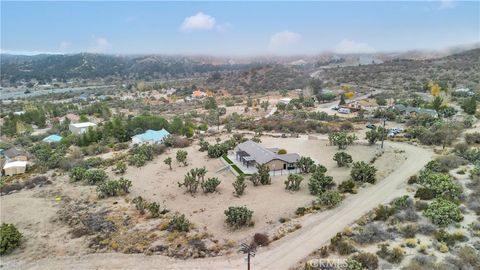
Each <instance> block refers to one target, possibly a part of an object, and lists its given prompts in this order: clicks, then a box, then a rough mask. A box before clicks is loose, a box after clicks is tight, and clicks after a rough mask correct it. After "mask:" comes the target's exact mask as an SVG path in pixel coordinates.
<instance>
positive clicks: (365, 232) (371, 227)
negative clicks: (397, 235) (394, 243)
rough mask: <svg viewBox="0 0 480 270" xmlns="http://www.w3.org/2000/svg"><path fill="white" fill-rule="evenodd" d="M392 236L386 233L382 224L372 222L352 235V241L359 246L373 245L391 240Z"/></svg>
mask: <svg viewBox="0 0 480 270" xmlns="http://www.w3.org/2000/svg"><path fill="white" fill-rule="evenodd" d="M391 238H392V236H391V235H390V234H389V233H388V232H387V229H386V226H385V224H383V223H379V222H372V223H369V224H367V225H365V226H364V227H360V228H359V229H358V231H357V232H356V233H355V234H354V235H353V237H352V239H353V240H354V241H355V242H357V243H359V244H362V245H363V244H373V243H378V242H381V241H386V240H389V239H391Z"/></svg>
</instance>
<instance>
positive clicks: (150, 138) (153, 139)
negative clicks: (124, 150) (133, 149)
mask: <svg viewBox="0 0 480 270" xmlns="http://www.w3.org/2000/svg"><path fill="white" fill-rule="evenodd" d="M168 136H170V133H169V132H168V131H166V130H165V129H164V128H162V130H151V129H149V130H147V131H145V132H144V133H141V134H137V135H135V136H133V137H132V144H144V143H150V144H153V143H161V142H163V140H165V138H167V137H168Z"/></svg>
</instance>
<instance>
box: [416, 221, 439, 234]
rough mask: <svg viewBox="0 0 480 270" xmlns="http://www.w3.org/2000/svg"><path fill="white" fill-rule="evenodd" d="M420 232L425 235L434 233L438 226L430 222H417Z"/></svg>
mask: <svg viewBox="0 0 480 270" xmlns="http://www.w3.org/2000/svg"><path fill="white" fill-rule="evenodd" d="M417 228H418V233H420V234H423V235H432V234H433V233H434V232H435V231H436V227H435V225H433V224H430V223H423V222H422V223H418V224H417Z"/></svg>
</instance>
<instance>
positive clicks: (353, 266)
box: [345, 258, 363, 270]
mask: <svg viewBox="0 0 480 270" xmlns="http://www.w3.org/2000/svg"><path fill="white" fill-rule="evenodd" d="M345 270H363V266H362V264H361V263H360V262H358V261H356V260H354V259H352V258H348V259H347V260H345Z"/></svg>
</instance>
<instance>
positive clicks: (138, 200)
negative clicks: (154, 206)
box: [132, 196, 148, 215]
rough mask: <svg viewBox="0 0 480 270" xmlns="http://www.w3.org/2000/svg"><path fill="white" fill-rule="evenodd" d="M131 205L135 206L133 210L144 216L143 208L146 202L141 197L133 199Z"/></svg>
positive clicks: (146, 204)
mask: <svg viewBox="0 0 480 270" xmlns="http://www.w3.org/2000/svg"><path fill="white" fill-rule="evenodd" d="M132 203H134V204H135V208H136V209H137V210H138V211H139V212H140V214H141V215H143V214H145V208H146V207H147V206H148V202H147V201H146V200H145V199H143V197H142V196H137V197H135V198H133V200H132Z"/></svg>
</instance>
